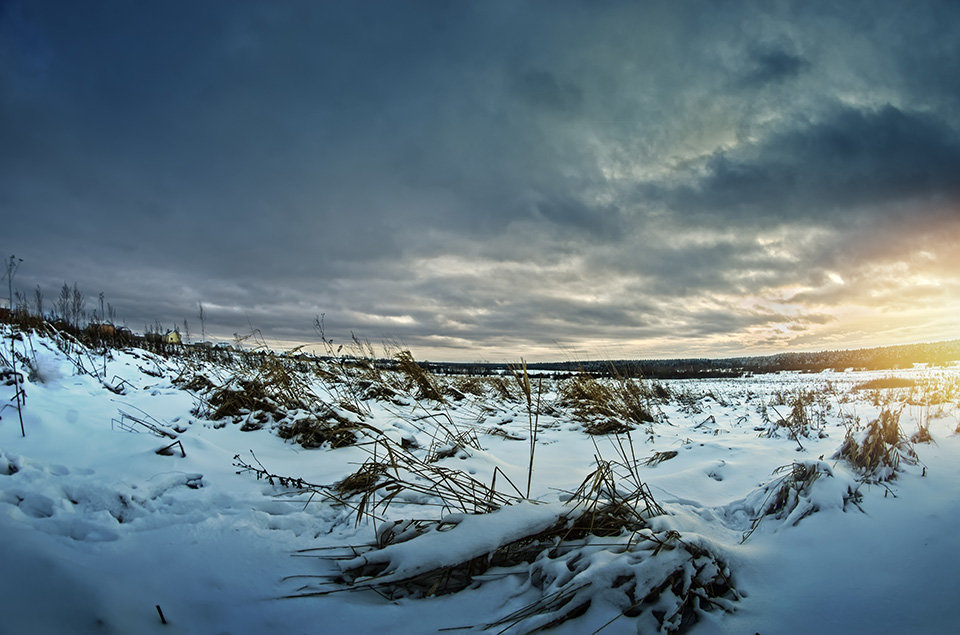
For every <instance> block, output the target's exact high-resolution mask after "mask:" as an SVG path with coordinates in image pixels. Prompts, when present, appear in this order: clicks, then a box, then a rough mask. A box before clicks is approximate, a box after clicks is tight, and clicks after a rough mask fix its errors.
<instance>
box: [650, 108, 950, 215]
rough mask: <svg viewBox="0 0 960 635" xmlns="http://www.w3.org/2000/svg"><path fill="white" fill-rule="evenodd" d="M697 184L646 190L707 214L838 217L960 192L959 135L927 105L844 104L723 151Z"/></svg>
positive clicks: (673, 205)
mask: <svg viewBox="0 0 960 635" xmlns="http://www.w3.org/2000/svg"><path fill="white" fill-rule="evenodd" d="M703 172H704V174H703V176H702V177H700V178H694V179H692V181H693V182H692V183H691V184H689V185H683V186H680V187H677V188H663V187H662V186H659V185H653V186H649V187H647V188H645V191H644V193H645V194H647V195H650V196H652V197H654V198H661V199H663V200H664V201H665V202H666V203H667V204H668V206H669V207H670V208H671V209H677V210H690V211H692V212H694V213H697V214H698V215H702V219H703V220H704V221H707V222H709V220H710V219H714V220H715V221H717V222H723V223H727V222H730V221H731V220H733V221H734V222H737V221H739V222H745V223H754V222H757V221H761V222H779V221H780V220H781V219H783V218H784V215H785V214H789V215H790V216H791V217H792V218H793V219H794V220H797V219H807V220H818V221H822V220H825V219H826V220H829V219H830V218H832V217H834V216H835V215H836V214H837V212H838V210H844V211H845V213H848V214H853V215H864V214H865V215H873V214H876V213H877V212H876V210H877V207H876V206H881V207H882V206H885V205H888V204H892V203H897V202H905V201H920V202H930V201H936V200H938V199H953V198H955V197H957V196H958V195H960V181H958V180H957V178H956V175H957V174H958V173H960V135H958V134H957V131H956V130H955V129H954V128H953V127H951V126H949V125H947V124H946V123H945V122H943V121H941V120H938V119H937V118H935V117H932V116H930V115H927V114H924V113H915V112H904V111H902V110H900V109H898V108H895V107H894V106H891V105H887V106H885V107H883V108H881V109H879V110H872V109H871V110H863V109H856V108H850V107H838V108H837V109H835V110H833V111H832V112H830V113H829V114H828V115H826V116H825V117H823V118H822V119H821V120H818V121H814V122H809V123H808V122H801V123H799V124H796V125H794V126H791V127H790V128H789V129H787V130H784V131H780V132H777V133H775V134H773V135H771V136H770V137H769V138H767V139H764V140H762V141H760V142H759V143H756V144H745V145H744V146H739V147H737V148H735V149H734V150H731V151H720V152H717V153H716V154H714V155H713V156H711V157H710V158H709V159H708V160H707V161H706V163H705V165H704V170H703Z"/></svg>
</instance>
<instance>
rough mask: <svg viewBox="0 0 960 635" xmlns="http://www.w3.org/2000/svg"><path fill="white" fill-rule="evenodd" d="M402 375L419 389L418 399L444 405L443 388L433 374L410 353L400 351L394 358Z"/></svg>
mask: <svg viewBox="0 0 960 635" xmlns="http://www.w3.org/2000/svg"><path fill="white" fill-rule="evenodd" d="M394 359H396V360H397V366H398V368H399V370H400V372H401V373H403V375H404V376H405V377H406V378H407V380H408V382H409V383H411V384H412V385H413V386H414V387H416V389H417V399H426V400H430V401H437V402H440V403H443V402H444V401H445V399H444V397H443V388H442V387H441V386H440V383H439V381H438V380H437V378H436V377H434V376H433V375H432V374H431V373H429V372H427V371H426V370H425V369H424V368H423V367H422V366H420V364H418V363H417V361H416V360H415V359H414V358H413V355H412V354H411V353H410V351H400V352H399V353H397V354H396V355H395V356H394Z"/></svg>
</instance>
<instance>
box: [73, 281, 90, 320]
mask: <svg viewBox="0 0 960 635" xmlns="http://www.w3.org/2000/svg"><path fill="white" fill-rule="evenodd" d="M86 306H87V298H86V297H85V296H84V295H83V292H82V291H80V289H79V288H78V287H77V283H76V282H74V283H73V297H72V298H71V299H70V313H71V315H72V316H73V324H74V326H76V327H78V328H79V327H80V326H81V322H83V318H84V316H85V315H86V313H87V311H86Z"/></svg>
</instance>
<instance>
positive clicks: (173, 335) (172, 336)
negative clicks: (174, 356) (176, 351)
mask: <svg viewBox="0 0 960 635" xmlns="http://www.w3.org/2000/svg"><path fill="white" fill-rule="evenodd" d="M163 343H164V344H182V343H183V341H182V340H181V339H180V333H179V332H178V331H167V334H166V335H164V336H163Z"/></svg>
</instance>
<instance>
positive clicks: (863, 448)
mask: <svg viewBox="0 0 960 635" xmlns="http://www.w3.org/2000/svg"><path fill="white" fill-rule="evenodd" d="M900 413H901V410H891V409H888V408H884V409H883V410H881V411H880V416H879V417H877V418H876V419H874V420H873V421H871V422H870V423H868V424H867V425H866V426H865V427H863V428H862V429H857V428H855V427H851V428H850V429H848V430H847V434H846V437H845V438H844V440H843V445H841V446H840V449H839V450H837V452H836V454H834V455H833V458H834V459H842V460H844V461H846V462H847V463H849V464H850V465H851V466H852V467H853V468H854V469H855V470H856V471H857V472H858V473H859V474H860V475H861V477H862V478H863V479H864V480H868V481H875V482H882V481H889V480H891V479H893V478H896V475H897V472H898V471H899V470H900V463H901V462H904V463H907V464H909V465H916V463H917V455H916V453H915V452H914V450H913V447H912V446H911V445H910V442H909V441H908V440H907V439H906V437H905V436H904V435H903V432H902V431H901V429H900Z"/></svg>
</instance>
